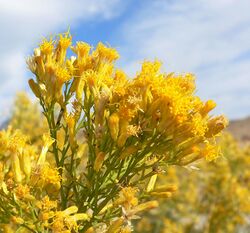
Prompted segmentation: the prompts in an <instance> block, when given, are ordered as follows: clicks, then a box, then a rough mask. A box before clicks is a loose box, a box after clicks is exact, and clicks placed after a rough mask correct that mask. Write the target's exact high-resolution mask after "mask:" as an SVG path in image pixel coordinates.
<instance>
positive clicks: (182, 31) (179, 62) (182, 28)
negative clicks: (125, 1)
mask: <svg viewBox="0 0 250 233" xmlns="http://www.w3.org/2000/svg"><path fill="white" fill-rule="evenodd" d="M249 9H250V1H249V0H190V1H186V0H175V1H171V0H169V1H168V0H156V1H147V4H145V7H144V8H142V9H140V10H138V11H137V12H136V15H135V16H132V17H130V20H129V21H127V22H126V24H125V25H124V26H123V28H122V29H121V33H122V37H123V42H124V41H125V43H126V45H125V46H123V45H121V46H120V47H121V54H123V55H125V59H124V61H123V63H124V64H125V65H126V67H127V70H129V71H130V73H134V72H135V70H138V69H139V65H135V64H136V63H138V61H142V60H143V59H144V58H145V59H154V58H155V57H157V58H159V59H160V60H162V61H163V62H164V66H165V67H166V69H165V70H166V71H177V72H193V73H195V74H196V75H197V78H198V81H197V83H198V90H199V91H198V94H199V95H201V96H202V97H203V98H214V99H215V100H216V101H217V102H218V105H219V106H218V107H217V109H219V110H218V111H219V112H224V113H225V114H227V115H228V116H229V117H231V118H237V117H244V116H246V115H248V114H250V105H249V102H250V84H249V83H250V72H249V71H250V27H249V25H250V14H249ZM126 58H128V59H129V60H126ZM247 100H249V101H247Z"/></svg>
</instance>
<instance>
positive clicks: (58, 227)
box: [0, 32, 243, 233]
mask: <svg viewBox="0 0 250 233" xmlns="http://www.w3.org/2000/svg"><path fill="white" fill-rule="evenodd" d="M69 49H71V51H72V52H73V53H74V54H75V56H71V57H70V58H69V57H68V56H67V53H68V50H69ZM118 58H119V54H118V52H117V51H116V50H115V49H114V48H111V47H109V46H106V45H104V44H102V43H99V44H98V45H97V47H96V49H93V48H92V46H90V45H89V44H87V43H85V42H77V43H76V45H75V46H72V37H71V35H70V34H69V33H68V32H67V33H65V34H60V35H59V36H58V37H56V38H51V39H50V40H46V39H44V40H43V41H42V43H41V44H40V46H39V47H38V48H36V49H35V50H34V54H33V55H32V56H31V57H30V58H29V59H28V61H27V63H28V66H29V69H30V70H31V71H32V72H33V74H34V75H35V79H31V80H29V85H30V88H31V90H32V91H33V93H34V94H35V96H36V97H37V98H38V99H39V102H40V104H41V107H42V110H43V115H44V118H45V119H46V121H47V125H46V127H44V128H42V127H40V130H42V131H43V134H44V136H43V137H41V133H40V134H38V136H37V137H36V138H34V137H33V134H32V129H29V130H27V127H25V128H24V127H20V130H15V128H17V127H14V128H13V129H12V128H11V127H10V128H8V129H7V130H3V131H1V132H0V162H1V163H0V204H1V205H2V203H8V204H7V205H6V208H5V209H3V210H4V211H7V213H8V214H6V216H5V217H4V218H3V223H4V224H5V225H3V226H4V229H8V226H9V227H11V228H12V229H14V230H18V231H19V230H20V231H21V230H22V231H23V232H25V230H27V231H31V232H58V233H59V232H131V231H132V230H133V228H132V225H131V221H132V220H133V219H135V218H137V214H140V213H141V212H143V211H150V209H153V208H156V207H158V202H157V199H159V198H170V197H172V196H173V195H174V192H175V191H176V190H177V187H176V185H169V184H168V185H162V186H159V185H157V182H158V179H157V177H158V175H161V174H163V173H165V171H169V169H170V167H171V166H173V165H178V166H188V165H190V166H192V164H193V163H194V162H196V161H198V160H200V159H202V158H206V159H207V160H209V161H211V160H214V159H215V158H217V157H218V155H219V149H218V147H217V145H216V138H217V136H219V135H220V132H221V131H222V130H223V129H224V128H225V127H226V125H227V120H226V119H225V117H224V116H216V117H213V116H211V115H210V111H211V110H213V109H214V107H215V105H216V104H215V103H214V102H213V101H212V100H209V101H207V102H205V103H204V102H203V101H202V100H201V99H200V98H199V97H198V96H196V95H195V90H196V87H195V77H194V75H192V74H183V75H175V74H174V73H170V74H166V73H162V72H161V71H160V69H161V63H160V62H159V61H154V62H149V61H145V62H143V64H142V68H141V71H140V72H138V73H137V74H136V76H135V77H134V79H130V78H128V77H127V75H126V74H125V73H124V72H123V71H122V70H119V69H116V68H115V66H114V62H115V61H116V60H117V59H118ZM25 103H26V104H27V103H28V102H27V101H26V102H25ZM39 117H40V118H39ZM37 118H38V120H36V121H38V122H39V119H42V116H40V115H37ZM15 119H21V120H22V121H24V120H23V118H21V117H20V114H19V113H18V114H16V117H14V119H13V121H12V122H13V125H18V124H17V123H16V120H15ZM25 122H27V119H26V120H25ZM41 122H43V121H42V120H41ZM35 130H36V129H35V128H34V131H35ZM48 131H49V132H48ZM40 132H41V131H40ZM24 134H27V135H24ZM29 134H30V135H29ZM29 138H30V139H31V140H29ZM31 143H32V144H33V145H31ZM180 183H181V182H180ZM238 192H239V193H243V191H240V190H239V191H238ZM11 193H14V196H15V198H14V200H12V199H11V198H12V197H11V195H12V194H11ZM9 200H12V201H13V203H15V204H13V203H12V202H11V203H10V202H9ZM1 205H0V214H1V213H2V212H1V211H2V209H1ZM17 207H18V208H17ZM0 220H1V221H2V219H1V217H0ZM7 223H8V225H7Z"/></svg>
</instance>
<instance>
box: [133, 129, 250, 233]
mask: <svg viewBox="0 0 250 233" xmlns="http://www.w3.org/2000/svg"><path fill="white" fill-rule="evenodd" d="M219 144H220V146H221V153H222V155H223V156H221V157H220V158H218V159H217V160H216V161H213V162H211V163H205V162H204V161H203V162H201V163H200V164H199V165H198V167H199V170H198V167H197V169H196V170H187V169H183V168H179V167H173V166H172V167H171V168H170V169H168V171H167V174H165V175H164V176H159V177H158V182H161V183H167V182H174V183H175V184H179V187H180V188H179V190H178V192H177V193H175V195H174V196H173V197H172V198H171V199H168V200H167V201H164V200H161V202H160V208H158V209H157V211H154V212H153V213H149V214H148V213H147V214H146V213H145V214H144V216H143V218H142V219H141V220H140V221H139V223H138V224H137V226H136V232H145V233H147V232H161V233H165V232H166V233H168V232H171V233H177V232H178V233H180V232H183V233H188V232H192V233H193V232H194V233H213V232H218V233H220V232H228V233H235V232H240V233H247V232H249V231H250V222H249V216H250V204H249V203H250V186H249V184H250V182H249V180H250V172H249V171H250V156H249V155H250V147H249V145H248V146H244V147H240V146H239V145H238V143H237V142H236V141H235V140H234V139H233V137H232V136H231V135H230V134H224V135H223V137H222V138H221V139H220V141H219Z"/></svg>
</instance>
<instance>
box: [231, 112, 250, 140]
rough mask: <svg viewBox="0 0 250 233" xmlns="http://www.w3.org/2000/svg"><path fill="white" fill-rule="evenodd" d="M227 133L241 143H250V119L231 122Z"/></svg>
mask: <svg viewBox="0 0 250 233" xmlns="http://www.w3.org/2000/svg"><path fill="white" fill-rule="evenodd" d="M228 131H229V132H230V133H232V134H233V136H234V137H235V138H236V139H237V140H238V141H239V142H241V143H250V117H247V118H245V119H242V120H232V121H230V124H229V126H228Z"/></svg>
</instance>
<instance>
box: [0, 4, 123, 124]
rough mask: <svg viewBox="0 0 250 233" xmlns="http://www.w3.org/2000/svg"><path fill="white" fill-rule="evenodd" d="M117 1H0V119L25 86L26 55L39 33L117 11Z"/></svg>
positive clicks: (111, 14)
mask: <svg viewBox="0 0 250 233" xmlns="http://www.w3.org/2000/svg"><path fill="white" fill-rule="evenodd" d="M119 4H120V1H119V0H109V1H105V0H35V1H34V0H22V1H20V0H0V28H1V37H0V52H1V53H0V60H1V62H0V83H1V84H0V106H1V109H0V122H1V121H2V120H3V118H6V115H7V114H8V112H9V107H10V103H11V99H12V98H13V96H14V94H15V92H16V91H17V90H22V89H25V88H26V87H27V72H26V70H27V69H26V64H25V58H26V57H27V54H29V53H30V52H31V51H30V49H31V48H33V47H34V46H35V45H36V44H37V42H38V41H39V40H40V39H41V37H42V36H46V35H49V34H52V33H56V32H58V31H59V30H65V29H67V27H69V26H71V27H74V26H76V25H77V24H78V23H82V22H86V21H88V20H95V21H96V20H97V19H98V20H102V19H109V18H111V17H114V16H116V15H117V14H119V10H120V9H121V7H120V5H119Z"/></svg>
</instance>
